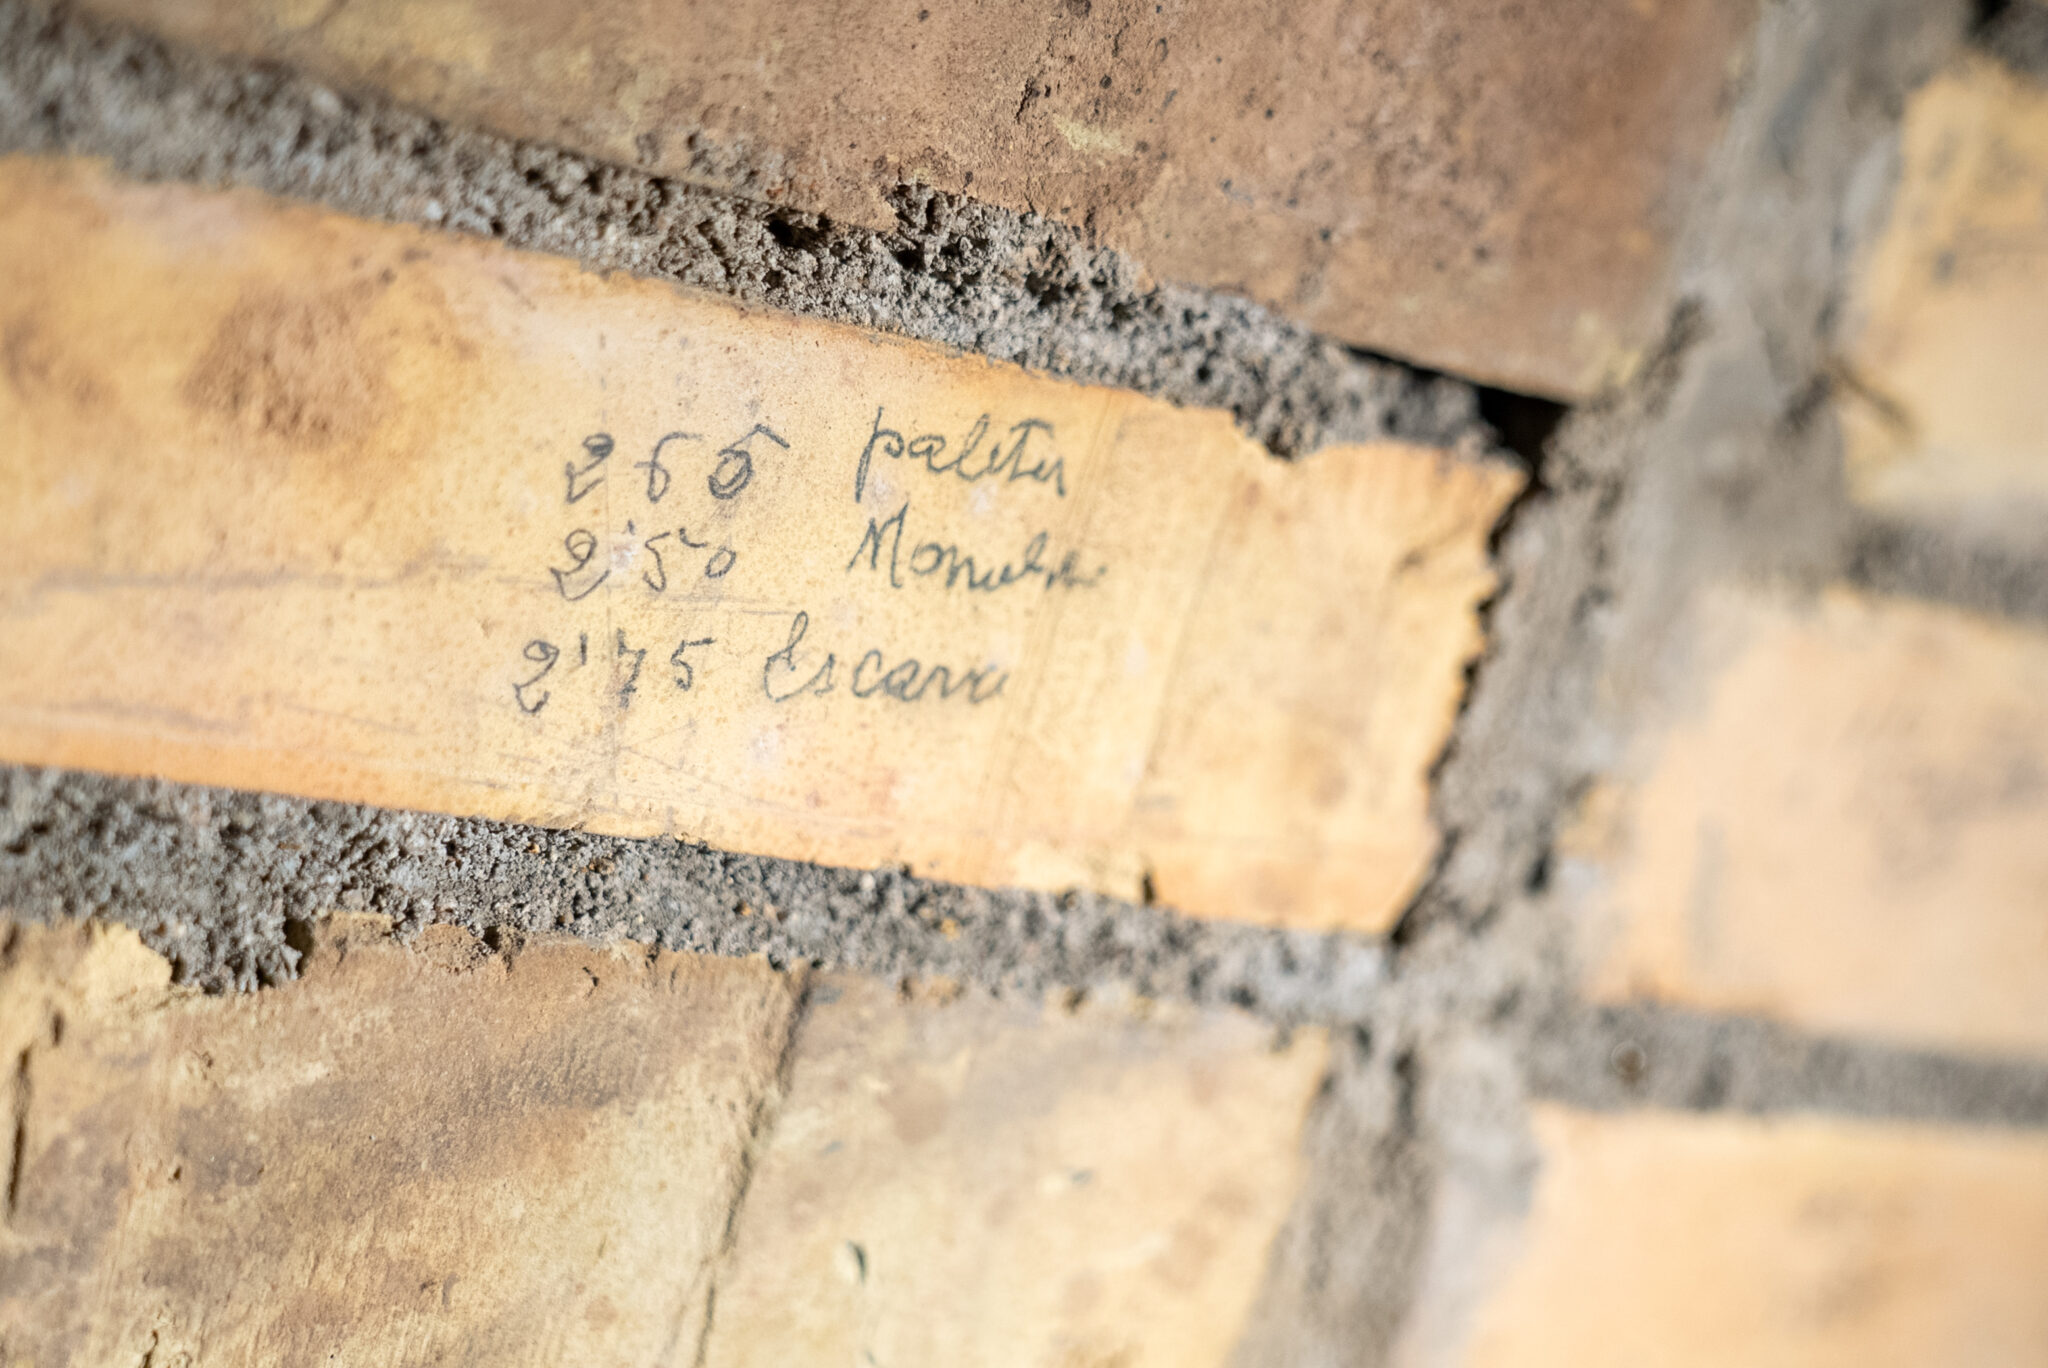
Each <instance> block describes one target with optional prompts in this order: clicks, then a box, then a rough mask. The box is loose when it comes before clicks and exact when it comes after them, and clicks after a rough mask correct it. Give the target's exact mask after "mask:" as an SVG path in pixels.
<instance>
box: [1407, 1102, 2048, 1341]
mask: <svg viewBox="0 0 2048 1368" xmlns="http://www.w3.org/2000/svg"><path fill="white" fill-rule="evenodd" d="M1534 1124H1535V1134H1536V1140H1537V1144H1538V1147H1539V1150H1540V1153H1541V1165H1540V1168H1539V1169H1538V1171H1537V1173H1536V1176H1535V1179H1534V1193H1533V1199H1532V1201H1531V1203H1530V1206H1529V1209H1528V1212H1527V1215H1526V1218H1525V1220H1524V1221H1523V1222H1522V1223H1521V1225H1520V1229H1519V1230H1518V1231H1516V1232H1514V1233H1513V1234H1512V1235H1506V1234H1505V1233H1503V1243H1501V1244H1499V1245H1498V1246H1497V1247H1498V1248H1500V1249H1504V1250H1511V1253H1509V1254H1508V1256H1507V1257H1506V1259H1505V1261H1504V1272H1503V1273H1502V1275H1501V1276H1500V1277H1499V1279H1498V1280H1497V1282H1496V1284H1495V1285H1494V1287H1493V1289H1492V1291H1491V1293H1490V1294H1489V1295H1488V1296H1486V1297H1485V1298H1483V1299H1482V1301H1481V1303H1480V1305H1479V1309H1478V1311H1477V1314H1476V1315H1475V1316H1474V1317H1473V1319H1472V1320H1471V1321H1470V1323H1469V1324H1468V1325H1465V1326H1463V1327H1462V1332H1461V1333H1459V1334H1457V1335H1450V1336H1444V1337H1441V1338H1438V1339H1435V1340H1433V1341H1430V1342H1428V1343H1424V1342H1423V1341H1421V1340H1419V1339H1411V1341H1410V1343H1409V1344H1408V1346H1407V1350H1408V1352H1407V1354H1406V1355H1405V1357H1404V1358H1403V1359H1402V1360H1401V1361H1402V1362H1404V1363H1405V1364H1407V1365H1410V1368H1421V1366H1422V1365H1425V1364H1428V1365H1450V1364H1459V1365H1468V1366H1469V1368H1492V1365H1508V1364H1513V1365H1517V1368H1547V1366H1548V1365H1553V1364H1554V1365H1559V1366H1560V1368H1562V1365H1572V1368H1594V1366H1596V1365H1604V1364H1614V1365H1617V1368H1620V1366H1621V1365H1628V1368H1635V1366H1636V1365H1640V1364H1645V1363H1655V1364H1661V1365H1668V1368H1689V1365H1695V1364H1697V1365H1702V1366H1704V1365H1708V1364H1717V1365H1718V1364H1730V1363H1741V1364H1746V1365H1753V1366H1754V1368H1770V1366H1771V1365H1781V1364H1782V1365H1786V1366H1787V1368H1790V1366H1791V1365H1799V1368H1830V1365H1842V1368H1878V1365H1890V1364H1898V1365H1907V1364H1927V1363H1945V1364H1971V1365H1977V1364H1982V1365H1993V1364H1999V1365H2004V1364H2021V1363H2037V1362H2040V1361H2041V1360H2042V1359H2043V1357H2044V1356H2048V1299H2044V1298H2043V1297H2042V1296H2041V1295H2040V1289H2041V1286H2042V1283H2043V1280H2044V1279H2048V1139H2044V1138H2043V1137H2041V1136H2039V1135H2030V1134H2012V1133H2001V1132H1996V1131H1988V1132H1971V1131H1963V1130H1952V1129H1944V1128H1940V1127H1903V1126H1885V1125H1880V1124H1873V1123H1858V1122H1849V1121H1837V1120H1824V1119H1820V1118H1801V1119H1784V1120H1775V1121H1760V1120H1755V1119H1751V1118H1745V1117H1728V1116H1699V1115H1675V1114H1670V1113H1658V1112H1639V1113H1632V1114H1622V1115H1590V1114H1586V1113H1581V1112H1573V1111H1569V1110H1566V1109H1563V1108H1558V1107H1543V1108H1540V1109H1539V1110H1538V1111H1537V1113H1536V1115H1535V1118H1534Z"/></svg>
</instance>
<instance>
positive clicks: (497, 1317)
mask: <svg viewBox="0 0 2048 1368" xmlns="http://www.w3.org/2000/svg"><path fill="white" fill-rule="evenodd" d="M0 942H4V943H5V944H6V946H7V954H6V960H5V962H4V965H0V1047H4V1049H5V1057H6V1059H7V1060H8V1061H9V1066H8V1069H7V1072H6V1077H5V1087H6V1089H7V1090H8V1093H9V1098H8V1100H9V1101H10V1102H11V1104H12V1105H11V1107H10V1110H9V1113H8V1114H9V1115H10V1116H13V1117H15V1118H17V1120H18V1124H17V1125H16V1127H15V1128H14V1130H13V1131H12V1134H11V1136H10V1138H9V1145H10V1148H12V1149H13V1151H14V1152H13V1153H12V1154H10V1156H9V1159H10V1164H11V1167H10V1168H9V1169H8V1170H7V1171H8V1172H10V1173H11V1174H13V1180H12V1183H11V1185H10V1192H9V1203H10V1208H9V1210H8V1212H7V1220H6V1221H5V1222H4V1223H0V1357H4V1358H5V1361H6V1362H8V1363H18V1362H33V1363H60V1364H61V1363H77V1364H99V1363H138V1362H140V1363H150V1362H153V1363H192V1364H197V1363H206V1364H257V1363H279V1364H302V1363H326V1362H329V1361H330V1359H331V1356H332V1355H333V1354H334V1353H335V1352H336V1350H337V1347H340V1346H345V1348H346V1353H345V1357H346V1358H347V1360H348V1362H350V1363H360V1364H404V1363H419V1362H422V1361H429V1362H431V1361H435V1360H442V1361H463V1362H479V1361H485V1360H488V1361H490V1362H493V1363H506V1364H535V1365H539V1364H615V1363H622V1362H639V1363H652V1362H656V1361H657V1360H658V1359H659V1357H660V1355H661V1354H662V1353H663V1352H664V1350H665V1346H666V1345H667V1344H668V1343H669V1341H670V1340H671V1339H672V1338H673V1337H674V1336H676V1335H678V1334H683V1335H688V1334H690V1333H691V1332H692V1327H694V1326H696V1325H697V1324H699V1323H700V1320H699V1318H700V1317H701V1315H702V1312H703V1305H704V1302H703V1295H702V1290H701V1282H700V1281H698V1279H699V1278H700V1276H701V1274H702V1273H703V1272H704V1270H705V1269H706V1267H707V1266H708V1264H709V1262H710V1259H711V1256H712V1254H713V1253H714V1252H715V1251H716V1250H717V1249H718V1247H719V1243H720V1240H721V1238H722V1235H723V1232H724V1229H725V1222H726V1213H727V1209H728V1207H729V1206H730V1204H731V1203H732V1202H733V1201H734V1200H735V1198H736V1197H737V1195H738V1193H739V1191H740V1182H739V1179H740V1172H741V1162H742V1155H743V1152H744V1149H745V1146H746V1143H747V1140H748V1136H749V1132H750V1127H751V1124H752V1117H753V1115H754V1112H755V1108H756V1105H757V1103H758V1102H759V1101H760V1100H761V1099H762V1098H763V1096H764V1094H766V1093H767V1092H768V1091H769V1090H770V1089H772V1087H773V1086H774V1081H775V1069H776V1063H777V1060H778V1059H779V1058H780V1057H781V1053H782V1048H783V1044H784V1041H785V1040H786V1038H787V1030H788V1025H789V1021H790V1016H791V1009H792V1004H793V1001H794V998H793V993H792V989H791V984H790V983H789V981H788V980H786V979H784V978H783V977H782V976H780V975H777V974H775V973H772V972H771V971H769V970H768V969H767V968H766V967H765V966H762V965H760V964H758V963H744V962H740V961H734V960H716V959H700V958H694V957H690V956H683V955H655V956H646V955H643V954H637V953H631V952H621V953H614V952H612V951H609V950H603V949H594V948H592V947H590V946H586V945H579V944H570V943H536V944H532V945H529V946H527V947H526V948H525V949H524V950H523V951H521V952H519V953H517V954H516V955H513V956H503V955H492V954H488V953H486V952H485V951H484V949H483V947H482V946H481V945H479V944H478V943H477V942H476V941H475V939H474V938H473V937H471V936H470V934H469V933H468V932H466V931H462V930H459V929H456V928H452V927H437V928H429V929H428V930H427V931H426V932H424V933H423V934H422V935H421V937H420V943H419V945H417V946H416V947H414V948H412V949H406V948H402V947H400V946H398V945H396V944H395V943H394V942H392V941H391V939H390V938H389V930H388V926H387V925H386V924H384V923H381V922H379V921H378V920H376V919H373V918H367V917H363V918H348V917H343V918H339V919H337V920H335V921H334V922H331V923H327V924H325V925H324V928H323V930H322V931H321V933H320V937H319V941H318V944H317V945H316V946H315V948H314V951H313V953H312V955H311V957H310V958H309V960H308V962H307V964H306V966H305V968H306V974H305V977H304V978H303V979H301V980H300V981H298V982H297V983H294V984H292V985H290V986H289V987H285V988H280V989H274V990H269V991H265V992H264V993H261V994H251V995H231V996H228V997H216V998H208V997H205V996H203V995H201V994H198V993H196V992H192V991H189V990H183V989H174V988H171V987H170V986H169V984H168V980H169V977H170V968H169V966H168V965H167V964H166V963H165V962H164V961H163V960H162V959H160V958H158V957H157V956H156V955H154V954H152V953H150V952H149V951H148V950H146V949H144V948H143V947H142V946H141V945H140V943H138V942H137V941H136V939H135V935H134V933H133V932H132V931H128V930H126V929H118V930H111V931H108V930H101V929H95V928H88V927H83V926H73V927H63V928H45V927H38V926H19V925H8V924H5V923H0ZM17 1061H18V1064H17Z"/></svg>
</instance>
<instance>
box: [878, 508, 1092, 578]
mask: <svg viewBox="0 0 2048 1368" xmlns="http://www.w3.org/2000/svg"><path fill="white" fill-rule="evenodd" d="M909 516H910V500H908V499H905V500H904V501H903V507H901V508H899V509H897V510H896V511H895V512H894V513H893V514H891V515H890V516H888V517H886V518H884V519H882V520H881V521H879V522H877V521H876V520H875V519H873V518H869V519H868V530H867V531H866V532H865V533H864V534H862V536H861V539H860V545H859V546H858V547H856V548H854V552H853V559H852V560H850V561H848V562H847V563H846V568H847V571H848V572H849V573H851V572H852V570H853V568H854V567H855V566H856V565H859V564H860V560H861V557H862V556H863V555H865V556H866V557H867V564H868V569H870V570H874V571H877V572H879V571H880V570H881V569H882V548H883V544H884V543H885V542H886V543H887V545H888V551H889V587H890V588H892V589H901V588H902V587H903V574H902V572H903V571H905V570H908V571H909V572H910V573H911V574H913V575H916V576H918V577H919V578H922V579H932V578H939V577H941V576H943V581H942V582H943V583H944V584H945V586H946V587H947V588H948V589H951V588H954V587H956V586H957V585H960V584H965V585H966V587H967V589H968V591H969V592H971V593H978V594H993V593H995V592H996V591H997V590H999V589H1007V588H1009V587H1010V586H1011V585H1013V584H1029V583H1031V582H1033V581H1034V580H1040V579H1042V580H1044V581H1045V589H1046V592H1047V593H1051V592H1052V591H1053V590H1054V589H1062V588H1064V589H1093V588H1094V587H1095V586H1096V585H1097V584H1099V583H1101V582H1102V577H1103V576H1104V575H1106V574H1108V573H1109V567H1108V566H1106V565H1098V566H1097V567H1095V571H1094V573H1093V574H1083V573H1081V571H1080V570H1079V568H1078V567H1079V564H1080V560H1081V553H1080V552H1078V551H1069V552H1067V554H1066V555H1065V556H1063V557H1061V558H1060V563H1059V564H1058V565H1056V566H1052V567H1047V565H1046V564H1045V548H1046V543H1047V542H1048V541H1049V540H1050V539H1051V538H1050V534H1048V533H1045V532H1040V533H1037V534H1036V535H1034V536H1033V537H1032V538H1031V540H1030V541H1028V542H1026V543H1024V557H1023V560H1022V561H1004V562H1003V563H1002V564H1001V565H994V564H989V566H988V568H987V569H986V570H981V569H980V566H978V565H977V564H976V563H975V559H974V557H973V555H972V554H968V555H962V554H961V553H960V547H959V545H958V544H957V543H954V542H937V541H923V542H917V543H915V544H914V545H913V546H912V547H911V550H910V555H909V557H908V559H905V557H904V555H903V528H904V523H905V520H906V519H908V518H909ZM985 559H986V558H985ZM977 571H980V573H977Z"/></svg>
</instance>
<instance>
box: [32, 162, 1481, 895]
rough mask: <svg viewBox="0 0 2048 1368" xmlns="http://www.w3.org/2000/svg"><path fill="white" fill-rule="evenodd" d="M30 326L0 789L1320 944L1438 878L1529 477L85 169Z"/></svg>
mask: <svg viewBox="0 0 2048 1368" xmlns="http://www.w3.org/2000/svg"><path fill="white" fill-rule="evenodd" d="M0 327H4V328H5V332H6V336H7V338H8V346H9V358H10V360H9V366H10V370H9V373H8V374H9V378H8V381H7V383H6V384H4V385H0V433H4V434H5V436H6V441H5V446H4V450H0V472H4V473H5V475H6V477H7V479H8V481H9V488H10V490H11V493H10V495H9V497H8V498H7V499H6V501H5V502H4V503H0V541H5V543H6V544H7V546H8V547H9V551H10V555H9V557H8V559H7V561H6V563H5V565H4V566H0V622H4V624H5V626H6V631H5V632H4V633H0V756H4V757H6V758H9V759H13V760H17V761H26V762H31V763H42V764H60V765H69V766H75V767H81V768H103V769H110V770H114V771H118V772H126V773H138V772H139V773H154V774H162V775H166V776H169V777H174V778H179V779H184V780H189V781H196V782H205V783H216V784H227V785H235V786H241V787H246V788H255V789H266V790H272V791H285V792H292V793H298V794H302V795H304V796H308V797H332V798H347V799H353V800H357V801H366V802H374V803H381V804H385V805H389V806H395V807H409V808H424V809H429V810H439V811H447V812H455V813H471V814H480V815H486V816H493V817H498V818H504V819H510V820H520V821H536V822H540V823H542V824H547V825H556V826H573V825H583V826H585V827H587V828H588V829H591V830H596V831H603V832H608V833H611V834H615V835H629V836H644V835H662V834H673V835H677V836H683V837H688V838H693V839H702V840H706V841H710V842H712V843H714V844H718V845H721V846H724V847H726V848H728V849H739V850H744V851H748V852H750V853H758V854H767V855H777V856H784V857H790V858H797V859H811V860H822V861H826V862H829V863H835V864H845V865H858V866H868V867H872V866H875V865H880V864H888V863H897V862H903V863H909V864H911V865H913V866H914V867H915V869H916V870H917V872H919V873H920V874H926V875H933V876H937V877H942V878H946V879H951V880H956V881H961V882H974V883H994V884H1023V885H1026V886H1034V887H1040V888H1049V889H1055V890H1057V889H1065V888H1070V887H1074V886H1076V885H1080V886H1089V887H1094V888H1097V889H1100V890H1103V891H1105V892H1110V893H1114V894H1118V895H1121V896H1124V897H1129V898H1136V897H1138V896H1140V894H1141V893H1142V891H1143V890H1144V889H1146V888H1147V887H1148V886H1149V887H1150V888H1151V890H1152V891H1153V893H1154V894H1155V895H1156V896H1157V897H1158V898H1160V899H1161V900H1163V901H1165V902H1167V903H1169V904H1171V905H1173V906H1175V907H1178V908H1181V909H1183V910H1186V911H1189V912H1194V913H1199V914H1205V915H1213V916H1229V917H1240V918H1244V919H1247V920H1257V921H1271V922H1285V923H1289V924H1294V925H1319V926H1332V925H1342V926H1350V927H1356V928H1360V929H1364V930H1378V929H1383V928H1384V927H1385V926H1386V925H1388V924H1389V922H1390V921H1391V920H1392V918H1393V917H1394V916H1396V915H1397V914H1398V912H1399V910H1400V908H1401V906H1402V905H1403V904H1404V903H1405V901H1406V900H1407V899H1408V897H1409V896H1410V895H1411V894H1412V892H1413V890H1414V888H1415V886H1416V883H1417V881H1418V880H1419V879H1420V878H1421V877H1422V875H1423V873H1424V872H1425V871H1426V869H1427V868H1428V866H1429V862H1430V859H1431V857H1432V855H1433V853H1434V851H1435V848H1436V844H1437V839H1438V838H1437V832H1436V828H1435V825H1434V823H1433V820H1432V818H1431V815H1430V812H1429V806H1428V803H1429V772H1430V767H1431V766H1432V764H1433V763H1434V762H1435V760H1436V758H1437V756H1438V755H1439V754H1440V753H1441V751H1442V748H1443V745H1444V742H1445V739H1446V738H1447V736H1448V735H1449V730H1450V727H1451V724H1452V721H1453V718H1454V717H1455V714H1456V710H1457V704H1458V698H1459V696H1460V693H1461V691H1462V689H1463V675H1462V668H1463V665H1464V662H1465V661H1466V660H1467V659H1468V658H1469V657H1471V656H1472V655H1473V654H1475V653H1476V652H1477V650H1478V649H1479V644H1480V643H1479V627H1478V620H1477V614H1476V608H1477V605H1478V603H1479V601H1480V600H1481V599H1482V598H1483V597H1484V596H1485V595H1486V594H1487V593H1488V592H1489V590H1490V589H1491V587H1492V584H1493V572H1492V567H1491V565H1490V564H1489V562H1488V559H1487V553H1486V538H1487V534H1488V531H1489V529H1490V528H1491V526H1492V525H1493V523H1494V521H1495V519H1496V518H1497V517H1498V515H1499V511H1500V509H1501V508H1502V507H1503V506H1504V504H1505V503H1506V501H1507V500H1508V499H1509V498H1510V497H1512V495H1513V493H1514V491H1515V490H1516V489H1517V488H1519V486H1520V484H1521V476H1520V475H1519V474H1518V473H1517V472H1515V471H1514V470H1512V469H1510V468H1508V467H1507V466H1505V465H1504V464H1501V463H1499V462H1495V461H1492V460H1488V459H1481V458H1478V457H1476V456H1475V455H1473V454H1471V453H1461V452H1452V451H1446V450H1441V449H1435V448H1427V447H1418V446H1408V445H1402V444H1398V443H1382V444H1377V445H1370V446H1357V447H1345V448H1335V449H1331V450H1327V451H1324V452H1322V453H1319V454H1318V455H1317V456H1315V457H1314V458H1313V459H1311V460H1308V461H1306V462H1303V463H1300V464H1289V463H1284V462H1280V461H1276V460H1273V459H1272V458H1270V457H1268V456H1267V455H1266V454H1265V453H1264V452H1263V451H1261V450H1260V449H1259V448H1258V447H1256V446H1255V445H1254V444H1252V443H1251V442H1250V441H1248V440H1246V439H1245V438H1244V437H1243V436H1242V435H1240V434H1239V433H1238V432H1237V431H1236V430H1235V428H1233V426H1232V425H1231V423H1230V420H1229V418H1228V417H1227V416H1226V415H1224V414H1222V413H1219V412H1213V411H1190V410H1182V409H1175V408H1172V407H1170V406H1168V405H1166V404H1163V403H1159V402H1156V401H1152V400H1148V399H1144V398H1142V397H1140V396H1138V395H1135V394H1132V393H1130V392H1127V391H1120V390H1108V389H1096V388H1087V387H1083V386H1078V385H1069V384H1062V383H1057V382H1054V381H1051V380H1046V379H1043V378H1038V377H1032V376H1027V375H1025V374H1022V373H1020V372H1018V371H1015V370H1011V369H1007V368H998V367H993V366H991V365H989V364H988V363H986V362H984V361H978V360H973V359H968V358H963V357H957V356H953V355H949V354H946V353H943V352H941V351H939V350H937V349H935V348H932V347H929V346H925V345H921V344H916V343H910V342H905V341H902V340H900V339H889V338H885V337H880V336H877V335H874V334H870V333H864V332H861V331H858V330H856V329H852V328H847V327H842V326H838V325H833V324H826V323H821V322H817V321H815V320H804V319H798V318H791V317H786V316H781V315H776V314H770V313H763V312H755V313H747V312H744V311H742V310H739V309H737V308H735V307H733V306H732V305H730V304H729V303H725V302H722V301H718V300H713V299H705V298H702V297H694V296H691V295H688V294H686V293H684V292H682V291H679V290H676V289H674V288H672V287H669V286H665V285H658V284H653V283H650V282H646V281H634V280H628V279H624V278H617V277H613V278H602V277H598V276H594V275H590V274H587V273H584V272H581V271H579V270H578V269H577V268H576V267H575V266H573V265H572V264H570V263H568V262H565V261H561V260H558V259H554V258H549V257H543V256H539V255H528V254H520V253H515V252H512V251H509V250H507V249H504V248H500V247H496V246H492V245H489V244H484V243H479V242H476V241H475V240H473V239H466V238H460V237H455V236H453V235H442V234H435V233H430V232H426V231H421V230H416V229H405V228H396V227H392V226H389V225H377V224H371V223H366V222H363V221H360V220H355V219H350V218H346V217H343V216H341V215H337V214H332V213H326V212H322V211H318V210H313V209H308V208H304V207H297V206H291V205H287V204H284V203H281V202H279V201H276V200H269V199H265V198H263V197H261V196H258V195H256V194H253V193H249V192H233V193H226V194H219V193H209V192H204V191H199V190H194V189H190V188H185V187H176V186H157V187H144V186H138V185H134V184H128V183H123V182H119V181H115V180H112V179H109V178H107V177H106V176H104V175H103V174H102V173H100V172H98V171H96V170H94V169H92V168H90V167H89V166H87V165H85V164H82V163H78V162H67V161H38V160H35V159H29V158H16V159H13V160H11V161H7V162H4V163H0ZM963 471H965V472H967V474H966V475H963V474H962V472H963ZM969 475H971V476H972V477H973V478H971V479H970V478H968V476H969Z"/></svg>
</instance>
